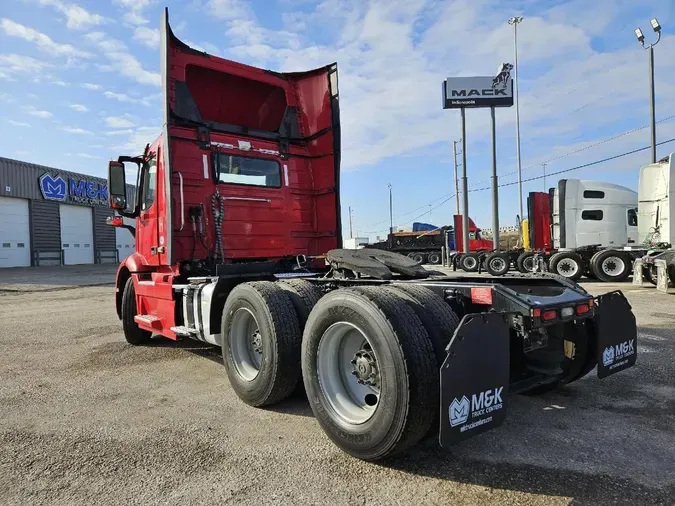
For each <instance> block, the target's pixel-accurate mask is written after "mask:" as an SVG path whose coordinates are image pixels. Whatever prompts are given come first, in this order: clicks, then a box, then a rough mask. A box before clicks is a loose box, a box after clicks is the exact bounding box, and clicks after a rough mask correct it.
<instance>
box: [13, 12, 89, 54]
mask: <svg viewBox="0 0 675 506" xmlns="http://www.w3.org/2000/svg"><path fill="white" fill-rule="evenodd" d="M0 28H1V29H2V30H3V31H4V32H5V33H6V34H7V35H9V36H10V37H18V38H21V39H24V40H27V41H29V42H33V43H34V44H35V45H36V46H37V48H38V49H39V50H40V51H43V52H45V53H47V54H49V55H52V56H71V57H72V56H75V57H79V58H91V57H92V56H93V55H92V54H91V53H88V52H86V51H82V50H80V49H76V48H75V47H73V46H71V45H70V44H59V43H57V42H54V41H53V40H52V39H51V38H50V37H49V36H47V35H45V34H44V33H40V32H38V31H37V30H34V29H32V28H28V27H26V26H23V25H20V24H19V23H16V22H14V21H12V20H11V19H7V18H2V20H0Z"/></svg>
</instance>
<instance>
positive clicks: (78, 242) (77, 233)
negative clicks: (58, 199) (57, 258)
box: [59, 204, 94, 265]
mask: <svg viewBox="0 0 675 506" xmlns="http://www.w3.org/2000/svg"><path fill="white" fill-rule="evenodd" d="M59 213H60V215H61V247H62V248H63V261H64V263H65V264H66V265H74V264H93V263H94V224H93V222H92V219H93V218H92V212H91V207H82V206H69V205H66V204H61V205H60V206H59Z"/></svg>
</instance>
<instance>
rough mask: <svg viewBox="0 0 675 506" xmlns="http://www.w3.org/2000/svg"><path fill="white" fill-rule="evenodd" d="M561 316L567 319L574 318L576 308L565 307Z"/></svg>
mask: <svg viewBox="0 0 675 506" xmlns="http://www.w3.org/2000/svg"><path fill="white" fill-rule="evenodd" d="M560 314H561V316H562V317H563V318H567V317H569V316H572V315H573V314H574V308H573V307H564V308H562V309H561V310H560Z"/></svg>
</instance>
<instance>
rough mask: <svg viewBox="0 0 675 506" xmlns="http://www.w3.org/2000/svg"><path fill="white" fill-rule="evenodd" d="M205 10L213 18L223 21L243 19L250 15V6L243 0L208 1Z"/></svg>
mask: <svg viewBox="0 0 675 506" xmlns="http://www.w3.org/2000/svg"><path fill="white" fill-rule="evenodd" d="M206 10H207V12H208V13H210V14H212V15H213V16H215V17H217V18H219V19H225V20H234V19H245V18H249V17H251V15H252V12H251V8H250V6H249V5H247V4H246V2H244V1H243V0H208V1H207V3H206Z"/></svg>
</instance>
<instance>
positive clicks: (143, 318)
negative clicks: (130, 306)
mask: <svg viewBox="0 0 675 506" xmlns="http://www.w3.org/2000/svg"><path fill="white" fill-rule="evenodd" d="M134 321H135V322H136V323H138V324H142V325H148V326H150V327H152V328H153V329H157V330H160V329H161V328H162V319H161V318H160V317H159V316H153V315H151V314H137V315H136V316H134Z"/></svg>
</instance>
